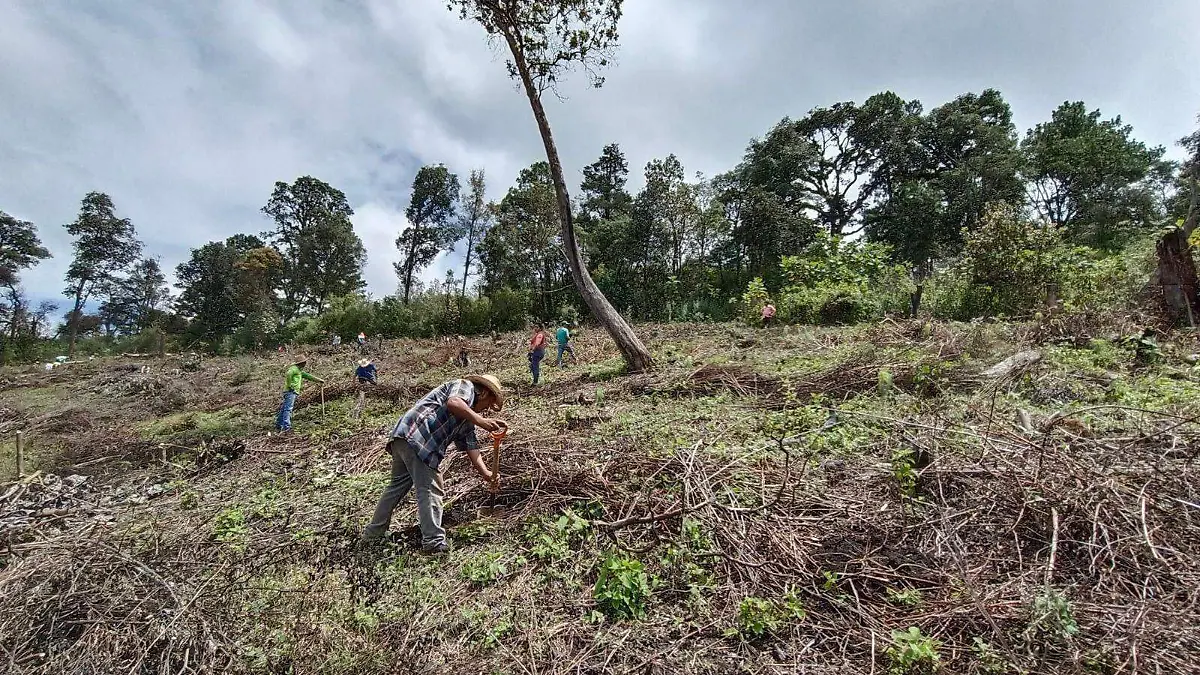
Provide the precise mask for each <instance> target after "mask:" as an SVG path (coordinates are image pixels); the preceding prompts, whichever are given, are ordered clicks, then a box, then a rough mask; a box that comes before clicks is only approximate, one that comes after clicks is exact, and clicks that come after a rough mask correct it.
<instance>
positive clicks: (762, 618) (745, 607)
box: [737, 597, 781, 639]
mask: <svg viewBox="0 0 1200 675" xmlns="http://www.w3.org/2000/svg"><path fill="white" fill-rule="evenodd" d="M780 623H781V622H780V620H779V617H778V616H777V615H776V611H775V605H774V604H772V603H771V601H770V600H765V599H763V598H753V597H751V598H746V599H744V600H742V604H740V605H738V615H737V628H738V632H739V633H741V634H742V635H743V636H744V637H746V638H749V639H757V638H761V637H763V636H764V635H766V634H767V633H770V632H773V631H775V630H777V629H778V628H779V625H780Z"/></svg>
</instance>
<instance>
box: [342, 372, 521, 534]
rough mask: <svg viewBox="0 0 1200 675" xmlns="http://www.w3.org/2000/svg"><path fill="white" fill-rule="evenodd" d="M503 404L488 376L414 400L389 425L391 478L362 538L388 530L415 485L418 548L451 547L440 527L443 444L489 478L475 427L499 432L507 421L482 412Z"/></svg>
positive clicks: (494, 381) (500, 392) (453, 383)
mask: <svg viewBox="0 0 1200 675" xmlns="http://www.w3.org/2000/svg"><path fill="white" fill-rule="evenodd" d="M503 407H504V390H503V388H502V387H501V386H500V381H499V380H497V379H496V378H495V376H492V375H469V376H467V377H466V378H465V379H462V380H451V381H449V382H446V383H444V384H442V385H441V386H440V387H438V388H437V389H434V390H433V391H431V392H429V393H428V394H426V395H425V397H424V398H422V399H421V400H420V401H417V403H416V405H414V406H413V407H412V408H411V409H409V411H408V412H407V413H405V414H404V417H401V418H400V421H399V422H398V423H397V424H396V428H395V429H393V430H392V436H391V439H390V440H389V441H388V445H387V450H388V453H389V454H391V456H392V479H391V482H390V483H388V486H387V488H385V489H384V491H383V496H382V497H380V499H379V505H378V506H376V507H375V516H374V517H373V518H372V519H371V522H370V524H368V525H367V527H366V529H364V530H363V535H362V536H363V539H364V540H366V541H374V540H379V539H381V538H382V537H383V535H384V534H386V533H387V530H388V526H389V524H390V523H391V521H392V512H393V511H395V510H396V506H397V504H399V503H400V500H401V499H403V498H404V496H405V495H406V494H408V491H409V489H410V488H414V487H415V488H416V491H417V520H418V522H419V523H420V524H421V550H422V552H425V553H445V552H447V551H449V550H450V543H449V542H448V541H447V540H446V530H444V529H442V497H444V496H445V491H444V488H443V486H442V475H441V473H440V472H439V471H438V466H440V465H441V463H442V459H443V458H445V456H446V448H447V447H448V446H449V445H450V444H451V443H454V444H455V445H457V446H458V448H459V450H464V451H466V453H467V457H468V458H470V460H471V465H472V466H473V467H475V471H476V472H477V473H478V474H479V475H480V476H481V477H482V478H483V479H484V480H488V481H490V480H492V472H491V471H490V470H489V469H488V468H487V466H486V465H485V464H484V462H483V457H482V456H481V455H480V454H479V447H478V443H477V441H476V439H475V427H480V428H481V429H483V430H484V431H499V430H500V429H501V428H503V427H504V426H505V424H504V422H503V421H501V420H498V419H494V418H490V417H484V416H483V415H481V414H480V413H484V412H487V411H488V410H491V409H492V408H495V409H496V410H499V409H501V408H503Z"/></svg>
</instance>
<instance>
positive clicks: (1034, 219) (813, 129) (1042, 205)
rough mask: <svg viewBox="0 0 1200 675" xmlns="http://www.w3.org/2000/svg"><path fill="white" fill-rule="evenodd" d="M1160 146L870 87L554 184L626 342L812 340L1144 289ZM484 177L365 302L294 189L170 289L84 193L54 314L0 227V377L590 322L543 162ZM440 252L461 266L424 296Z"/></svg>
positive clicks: (313, 182)
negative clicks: (699, 151) (161, 357)
mask: <svg viewBox="0 0 1200 675" xmlns="http://www.w3.org/2000/svg"><path fill="white" fill-rule="evenodd" d="M1180 144H1181V145H1182V147H1183V148H1184V150H1185V152H1186V157H1187V159H1185V161H1183V162H1173V161H1169V160H1167V159H1165V158H1164V157H1165V148H1163V147H1151V146H1148V145H1147V144H1145V143H1144V142H1142V141H1140V140H1138V139H1137V138H1136V136H1135V135H1134V131H1133V129H1132V128H1131V127H1130V126H1129V125H1127V124H1125V123H1124V122H1123V121H1122V120H1121V118H1120V117H1119V116H1116V117H1107V116H1106V115H1104V114H1103V113H1102V112H1101V111H1099V110H1092V109H1089V107H1088V106H1086V105H1085V104H1084V103H1083V102H1067V103H1064V104H1062V105H1061V106H1060V107H1059V108H1058V109H1056V110H1054V111H1053V112H1052V114H1051V116H1050V118H1049V119H1048V120H1047V121H1045V122H1043V123H1040V124H1038V125H1036V126H1035V127H1034V128H1033V129H1030V130H1028V131H1027V132H1026V133H1025V134H1024V137H1020V136H1019V134H1018V132H1017V129H1016V127H1015V125H1014V124H1013V121H1012V111H1011V108H1010V107H1009V105H1008V103H1007V102H1006V101H1005V100H1004V98H1003V96H1002V95H1001V93H1000V92H999V91H996V90H993V89H989V90H986V91H983V92H981V93H969V94H964V95H962V96H959V97H957V98H955V99H954V100H952V101H949V102H947V103H944V104H942V105H939V106H937V107H934V108H931V109H929V110H926V109H925V106H923V105H922V103H921V102H919V101H916V100H905V99H903V98H901V97H900V96H898V95H896V94H894V93H892V92H884V93H881V94H877V95H875V96H872V97H870V98H869V99H867V100H866V101H864V102H862V103H854V102H844V103H838V104H835V105H832V106H829V107H821V108H816V109H813V110H811V111H809V112H808V113H807V114H806V115H804V116H803V117H799V118H794V119H793V118H790V117H786V118H784V119H782V120H780V121H779V123H778V124H776V125H775V126H773V127H772V128H771V129H769V130H767V131H766V133H765V134H764V135H763V136H761V137H759V138H755V139H753V140H752V141H750V143H749V145H748V147H747V148H746V152H745V154H744V156H743V158H742V160H741V161H740V162H739V163H738V164H737V165H736V166H734V167H733V168H731V169H730V170H729V171H727V172H725V173H722V174H719V175H716V176H712V177H706V176H703V175H700V174H698V173H692V172H689V171H688V170H687V168H686V167H684V166H683V164H682V163H681V161H680V160H679V158H678V157H676V156H675V155H673V154H671V155H667V156H666V157H663V158H659V159H654V160H651V161H650V162H648V163H647V164H646V166H645V167H644V168H643V170H642V177H643V181H642V187H641V189H640V190H638V191H637V192H636V194H635V193H634V192H633V191H631V190H630V188H629V183H630V167H629V165H628V162H627V161H626V158H625V155H624V153H623V152H622V150H621V148H620V147H619V145H617V144H616V143H613V144H610V145H607V146H605V147H604V148H603V149H602V150H601V152H600V155H599V157H598V159H597V160H596V161H595V162H593V163H591V164H589V165H588V166H586V167H584V169H583V171H582V180H581V182H580V183H579V184H578V186H574V187H575V188H576V189H575V190H574V192H573V210H574V212H575V214H576V223H575V227H576V230H577V231H578V234H579V239H580V246H581V248H582V250H583V253H584V257H585V259H586V262H587V266H588V269H589V271H590V272H591V274H592V276H593V278H594V279H595V281H596V283H597V285H598V286H599V288H600V289H601V290H602V291H603V292H604V294H605V295H606V296H607V297H608V299H609V300H610V301H611V302H612V304H613V305H614V306H615V307H616V308H617V309H619V310H620V311H621V312H622V313H623V314H625V315H626V316H627V317H628V318H630V319H633V320H636V321H660V320H665V321H671V320H687V321H707V320H727V319H731V318H736V317H739V316H745V315H748V314H751V313H753V312H755V311H756V310H757V308H758V307H760V306H761V304H762V303H764V302H766V301H767V300H768V299H770V300H772V301H773V302H775V303H776V304H777V305H778V308H779V315H778V316H779V320H782V321H785V322H811V323H850V322H855V321H864V320H871V319H874V318H878V317H881V316H883V315H885V314H887V313H917V312H920V311H927V312H930V313H932V314H934V315H937V316H943V317H947V318H958V319H969V318H973V317H978V316H994V315H1021V314H1025V313H1030V312H1033V311H1038V310H1040V309H1042V308H1044V307H1046V306H1051V305H1053V306H1059V307H1066V308H1068V309H1071V308H1073V309H1087V308H1099V307H1107V306H1113V305H1115V304H1119V303H1121V302H1124V301H1127V300H1128V299H1130V298H1131V297H1132V296H1133V295H1134V294H1135V293H1137V292H1138V291H1140V290H1142V289H1144V288H1145V287H1146V286H1147V284H1148V283H1149V282H1150V281H1151V273H1152V270H1153V267H1154V256H1153V251H1154V242H1155V241H1157V240H1158V238H1159V237H1161V236H1162V234H1163V232H1164V231H1166V230H1168V229H1170V228H1173V227H1180V226H1182V225H1183V221H1184V219H1185V218H1186V216H1187V214H1188V210H1189V206H1191V207H1192V208H1193V209H1194V208H1195V206H1194V204H1195V196H1194V195H1195V191H1194V188H1193V187H1192V184H1193V182H1194V179H1195V177H1196V175H1197V169H1198V168H1200V130H1198V131H1197V132H1195V133H1193V134H1192V135H1190V136H1188V137H1186V138H1184V139H1181V140H1180ZM464 177H465V178H464ZM487 180H488V177H487V176H485V174H484V172H483V171H482V170H481V169H474V170H470V169H468V170H467V171H466V173H465V174H461V175H460V174H459V173H456V171H455V170H452V169H451V168H449V167H446V166H444V165H442V164H436V165H429V166H424V167H421V168H420V169H419V170H418V172H417V174H416V176H415V178H414V180H413V186H412V194H411V198H410V202H409V205H408V208H407V209H406V212H405V215H406V217H407V224H406V226H405V227H404V229H403V230H402V231H400V232H398V233H397V238H396V241H395V245H396V248H397V252H398V254H399V260H398V262H396V263H395V271H396V275H397V280H398V284H397V285H398V291H397V292H396V293H395V294H393V295H389V296H386V297H383V298H378V299H373V298H370V297H369V296H367V295H366V294H365V293H364V290H363V289H364V286H365V284H364V282H363V278H362V271H363V267H364V265H365V263H366V256H367V254H368V252H367V251H366V250H365V249H364V247H363V244H362V241H361V240H360V239H359V238H358V236H357V235H356V234H355V232H354V228H353V225H352V223H351V216H352V215H353V210H352V208H351V206H350V204H349V202H348V200H347V198H346V196H345V194H343V193H342V192H341V191H340V190H338V189H337V188H335V187H333V186H331V185H329V184H327V183H325V182H323V181H321V180H319V179H317V178H314V177H311V176H304V177H300V178H297V179H296V180H294V181H293V182H292V183H285V182H279V183H276V184H275V187H274V190H273V191H272V193H271V194H270V195H269V197H268V199H267V201H266V203H265V205H264V206H263V207H262V209H261V210H262V214H263V216H264V222H266V223H268V225H267V228H266V231H265V232H260V233H256V234H249V233H247V234H237V235H234V236H231V237H229V238H227V239H225V240H222V241H212V242H208V243H206V244H204V245H203V246H200V247H198V248H195V249H193V250H192V251H191V254H190V257H189V259H188V260H186V261H184V262H183V263H181V264H180V265H179V266H178V267H177V268H176V270H175V278H176V283H175V288H174V293H173V292H172V289H170V288H169V287H168V285H167V282H166V276H165V274H164V272H163V270H162V269H161V268H160V264H159V262H158V260H157V259H156V258H155V257H153V256H152V255H147V254H146V252H145V251H144V246H143V244H142V242H141V241H140V240H139V238H138V236H137V233H136V231H135V228H134V225H133V224H132V223H131V222H130V221H129V219H127V218H122V217H120V215H119V212H118V210H117V208H116V206H115V205H114V204H113V201H112V200H111V199H110V198H109V197H108V196H107V195H105V194H103V193H100V192H93V193H89V194H88V195H86V196H85V197H84V199H83V201H82V204H81V207H80V211H79V215H78V217H77V218H76V219H75V220H74V221H73V222H71V223H68V224H67V225H66V226H65V227H66V229H67V232H68V233H69V234H70V235H71V237H72V238H73V245H72V251H71V256H72V257H71V263H70V266H69V268H68V271H67V273H66V277H65V282H66V284H65V287H64V291H63V295H64V297H65V298H66V302H64V303H62V304H61V305H58V304H56V303H51V302H42V303H40V304H38V305H37V306H31V303H30V302H29V300H28V299H27V296H26V294H25V292H24V290H23V288H22V285H21V282H20V274H21V272H22V271H23V270H25V269H27V268H29V267H31V266H33V265H36V264H37V263H38V262H39V261H41V260H44V259H45V258H47V257H49V256H50V254H51V252H50V251H48V250H46V248H45V247H44V246H43V245H42V244H41V241H40V239H39V237H38V234H37V228H36V226H35V225H34V224H33V223H30V222H27V221H22V220H19V219H17V218H14V217H12V216H9V215H8V214H5V213H3V212H0V286H2V287H3V289H4V302H3V304H2V306H0V317H2V319H3V322H4V327H5V330H4V332H3V336H2V338H3V341H4V347H3V353H4V356H5V358H17V359H31V358H41V357H43V356H44V355H45V354H47V353H49V352H50V351H56V350H66V351H69V352H71V353H74V351H75V347H76V342H77V341H80V340H81V341H82V344H83V345H84V350H85V351H89V352H92V351H97V350H102V349H111V348H115V347H119V348H122V349H139V350H146V349H152V348H155V347H159V348H161V347H162V346H163V345H164V344H165V343H167V342H170V343H171V344H172V345H173V346H177V347H183V348H204V347H207V348H212V349H216V350H218V351H225V352H227V351H237V350H241V349H253V348H260V347H265V346H273V345H274V344H276V343H279V342H285V341H301V342H312V341H319V340H321V339H324V338H325V337H327V336H330V335H332V334H341V335H342V336H343V337H344V338H349V337H350V336H352V335H354V334H357V333H358V332H359V331H365V332H367V333H368V334H370V335H382V336H385V337H400V336H414V337H415V336H431V335H436V334H446V333H462V334H474V333H480V332H486V331H491V330H508V329H513V328H517V327H519V326H521V325H523V324H524V323H525V322H526V321H528V320H530V319H535V318H536V319H543V320H567V321H572V320H578V319H579V318H580V317H581V316H583V315H586V308H585V305H584V304H583V302H582V301H581V299H580V296H579V294H578V292H577V291H576V288H575V286H574V284H573V283H572V279H571V275H570V271H569V268H568V267H567V261H566V257H565V256H564V254H563V248H562V242H561V240H560V237H561V226H560V218H559V212H558V210H557V204H556V201H555V200H556V196H555V190H554V185H553V182H552V179H551V173H550V170H549V166H548V165H547V164H546V163H545V162H536V163H534V164H532V165H530V166H529V167H527V168H525V169H523V170H522V171H521V172H520V173H519V175H518V176H517V178H516V181H515V183H514V184H513V185H512V186H511V187H509V188H508V190H507V192H506V193H505V194H504V196H503V198H501V199H500V200H499V201H498V202H494V201H489V200H488V198H487V192H488V184H487ZM261 228H262V225H261V223H247V229H251V230H257V229H261ZM1160 248H1161V247H1160ZM1185 248H1186V246H1185ZM450 250H458V251H460V252H461V253H462V255H463V260H462V262H461V263H460V264H459V265H458V266H456V267H455V268H451V269H447V270H446V271H445V276H444V277H443V278H442V279H441V280H440V281H438V282H436V283H433V284H422V283H421V281H420V277H421V275H422V272H423V271H424V270H426V269H427V268H428V267H429V266H430V265H431V264H433V262H434V260H435V259H437V257H438V255H439V254H440V253H442V252H445V251H450ZM1160 257H1161V251H1160ZM1176 285H1177V286H1178V284H1176ZM1192 300H1194V299H1192ZM90 307H92V308H95V311H88V309H89V308H90ZM62 310H65V313H62V314H60V313H59V312H60V311H62ZM59 316H61V317H62V319H61V323H60V324H59V325H58V327H57V329H56V330H54V331H51V326H53V325H54V324H56V322H57V320H58V317H59ZM51 332H53V334H51ZM117 343H120V344H117Z"/></svg>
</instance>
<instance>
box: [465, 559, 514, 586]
mask: <svg viewBox="0 0 1200 675" xmlns="http://www.w3.org/2000/svg"><path fill="white" fill-rule="evenodd" d="M503 555H504V554H502V553H500V552H493V553H485V554H483V555H480V556H478V557H476V558H473V559H471V560H468V561H467V562H466V563H464V564H463V567H462V578H464V579H466V580H467V581H470V582H471V583H473V584H476V585H478V586H490V585H491V584H494V583H496V581H497V580H498V579H500V578H501V577H503V576H504V575H506V574H508V565H507V564H506V563H505V561H504V557H503Z"/></svg>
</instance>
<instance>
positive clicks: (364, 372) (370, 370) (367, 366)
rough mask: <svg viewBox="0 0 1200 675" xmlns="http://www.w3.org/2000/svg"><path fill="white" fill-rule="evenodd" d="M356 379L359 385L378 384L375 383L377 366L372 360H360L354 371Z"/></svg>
mask: <svg viewBox="0 0 1200 675" xmlns="http://www.w3.org/2000/svg"><path fill="white" fill-rule="evenodd" d="M354 379H355V381H356V382H358V383H359V384H378V382H376V381H375V364H374V363H371V360H370V359H359V360H358V368H356V369H355V370H354Z"/></svg>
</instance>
